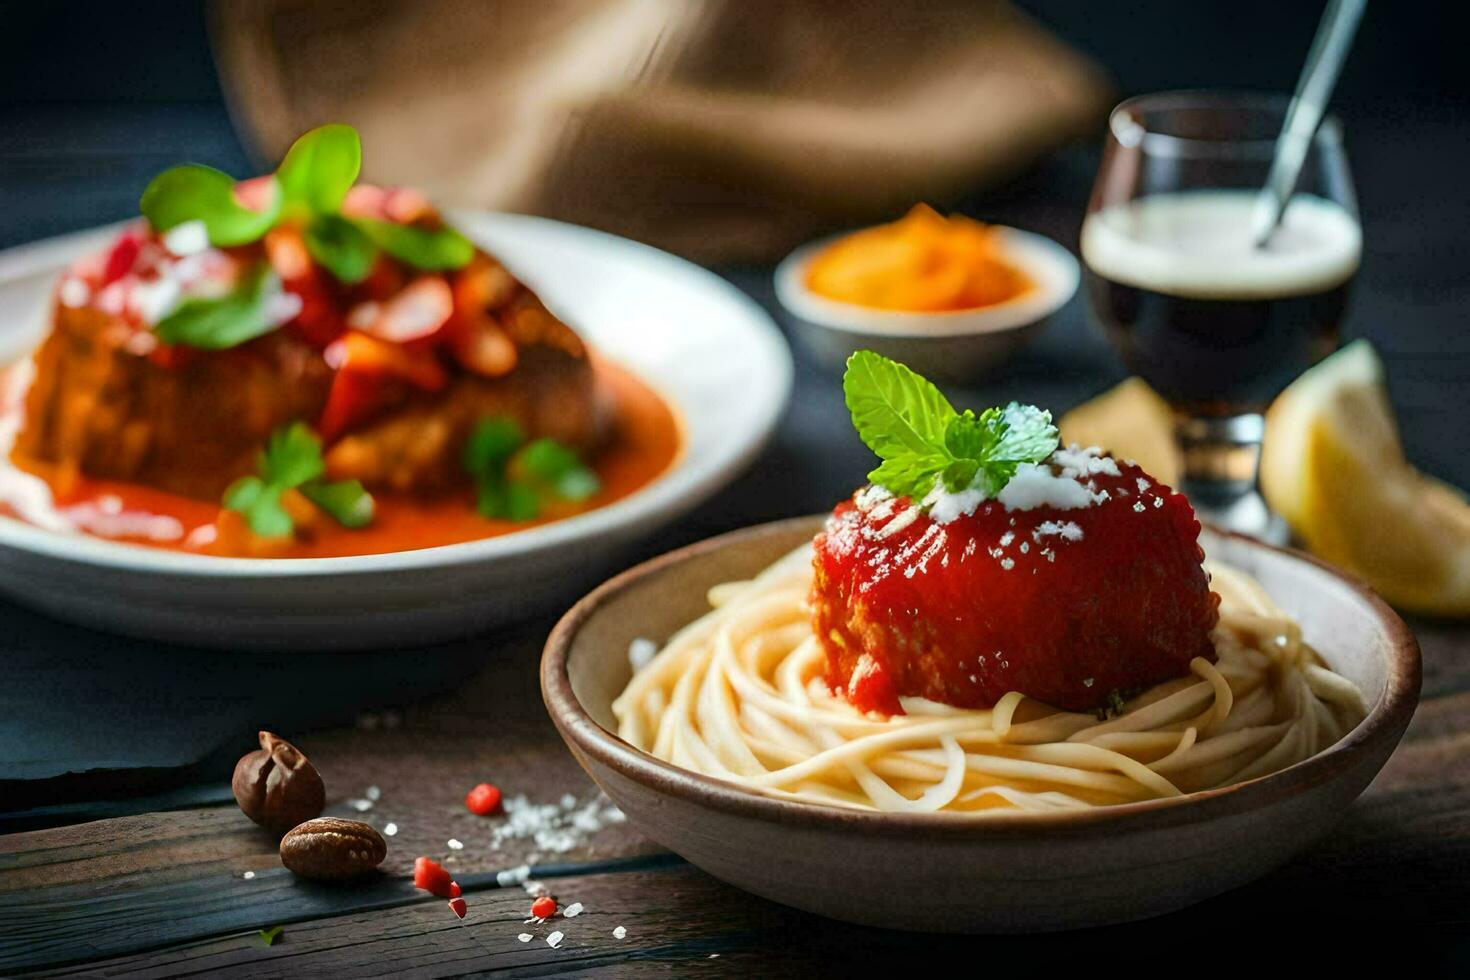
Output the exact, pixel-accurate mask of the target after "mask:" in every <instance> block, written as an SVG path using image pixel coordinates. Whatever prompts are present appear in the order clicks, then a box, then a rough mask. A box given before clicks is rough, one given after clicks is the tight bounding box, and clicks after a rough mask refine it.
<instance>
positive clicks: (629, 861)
mask: <svg viewBox="0 0 1470 980" xmlns="http://www.w3.org/2000/svg"><path fill="white" fill-rule="evenodd" d="M1416 625H1417V627H1418V628H1417V632H1418V635H1419V638H1420V642H1421V644H1422V646H1423V650H1424V657H1425V667H1426V669H1425V683H1424V695H1425V697H1424V701H1423V703H1422V704H1421V706H1420V708H1419V711H1418V714H1417V715H1416V716H1415V719H1414V722H1413V724H1412V726H1411V727H1410V729H1409V732H1408V735H1407V736H1406V738H1405V740H1404V743H1403V744H1402V745H1401V746H1400V747H1399V749H1398V751H1397V752H1396V753H1395V754H1394V756H1393V758H1392V760H1391V761H1390V762H1389V764H1388V766H1387V768H1386V769H1384V771H1383V773H1382V774H1381V775H1380V776H1379V778H1378V779H1377V780H1376V781H1375V782H1374V783H1373V785H1372V787H1371V788H1370V789H1369V790H1368V792H1367V793H1366V794H1365V795H1364V796H1363V797H1362V799H1361V800H1359V801H1358V802H1357V803H1356V804H1355V805H1354V806H1353V807H1351V808H1350V809H1349V810H1348V812H1347V813H1346V814H1344V817H1343V820H1342V823H1341V825H1340V826H1339V827H1338V828H1337V830H1336V831H1335V832H1334V833H1333V834H1332V835H1331V836H1330V837H1328V838H1327V839H1326V840H1324V841H1323V842H1322V843H1321V844H1320V845H1318V846H1317V847H1315V848H1314V849H1312V850H1311V851H1309V852H1308V853H1306V854H1303V855H1302V856H1300V857H1299V858H1297V859H1296V860H1294V861H1292V862H1291V863H1290V864H1288V865H1287V866H1285V867H1283V868H1281V869H1280V870H1279V871H1277V872H1276V873H1274V874H1273V875H1271V876H1269V877H1268V878H1266V879H1264V880H1262V881H1260V882H1258V883H1257V884H1255V885H1252V886H1249V887H1247V888H1244V889H1241V890H1239V891H1237V892H1234V893H1231V894H1228V895H1225V896H1222V897H1220V898H1217V899H1215V900H1212V901H1209V902H1206V903H1204V904H1202V905H1199V906H1196V907H1194V908H1192V909H1188V910H1185V911H1183V912H1180V913H1177V914H1175V915H1172V916H1167V917H1165V918H1162V919H1156V920H1152V921H1149V922H1144V923H1137V924H1132V925H1127V926H1121V927H1116V928H1113V929H1104V930H1091V931H1087V932H1082V933H1074V934H1066V935H1064V936H1059V937H1010V938H999V939H985V940H978V939H975V938H966V937H940V936H927V935H916V934H911V933H898V932H884V931H881V930H872V929H860V928H857V927H852V926H846V925H843V924H840V923H835V922H829V921H826V920H823V919H820V918H818V917H816V916H812V915H808V914H805V913H801V912H797V911H794V910H791V909H786V908H782V907H780V906H777V905H774V904H771V903H769V902H766V901H763V900H761V899H758V898H754V897H751V896H748V895H745V894H743V893H741V892H739V891H737V890H735V889H733V888H731V887H729V886H726V885H724V884H722V883H720V882H718V881H716V880H714V879H712V878H710V877H709V876H707V875H705V874H704V873H703V872H701V871H698V870H697V869H694V868H692V867H690V866H689V865H687V864H685V863H683V862H682V861H680V860H678V859H677V858H676V857H674V856H673V855H669V854H667V853H665V852H663V851H661V850H660V849H659V847H658V846H657V845H654V844H652V843H651V842H650V841H648V840H647V839H646V838H644V837H642V836H641V835H640V834H639V833H638V832H637V831H635V830H634V829H632V828H631V827H629V826H628V825H627V824H618V823H609V824H608V825H606V826H605V827H604V828H603V829H601V830H599V831H597V832H594V833H591V834H589V835H588V836H587V838H586V839H585V840H584V841H580V842H578V843H577V845H576V846H575V847H573V848H572V849H571V850H569V851H567V852H565V853H545V854H542V855H540V856H539V857H538V856H536V855H535V853H534V852H535V848H536V845H535V843H534V842H532V841H527V840H520V841H516V840H509V841H505V842H503V843H502V845H501V846H500V847H499V848H498V849H496V848H495V847H493V846H492V843H491V838H492V833H493V830H494V828H495V827H496V826H498V825H501V824H503V823H504V819H505V818H503V817H488V818H482V817H476V816H474V815H472V814H470V813H469V812H468V811H467V810H465V808H464V806H463V803H462V798H463V795H464V793H465V791H466V790H467V789H468V788H469V787H471V786H473V785H474V784H475V783H477V782H480V781H482V780H491V781H494V782H495V783H497V784H498V785H500V786H501V787H502V788H503V789H504V790H505V792H506V793H507V795H515V794H525V795H526V796H527V797H528V798H529V799H530V800H532V801H535V802H541V803H552V804H557V803H559V801H560V800H561V799H562V797H563V796H564V795H566V794H572V795H574V796H575V797H576V798H577V800H578V804H579V805H581V804H585V803H587V802H589V801H591V800H593V799H594V798H595V797H596V795H597V793H596V789H595V787H594V786H593V785H592V784H591V783H590V781H589V780H588V779H587V778H586V776H585V775H584V774H583V773H582V772H581V771H580V770H579V769H578V768H577V766H576V763H575V762H574V761H573V760H572V758H571V756H570V755H569V754H568V753H567V752H566V751H565V750H564V749H563V747H562V744H561V742H560V741H559V739H558V738H557V736H556V733H555V731H554V730H553V728H552V726H551V723H550V721H549V720H548V719H547V717H546V714H545V711H544V710H543V708H542V705H541V701H540V697H539V694H538V692H537V689H536V680H535V673H536V672H535V670H534V669H533V668H534V662H535V658H536V656H537V654H538V646H539V640H540V635H541V632H542V629H543V627H541V626H537V627H533V628H528V629H525V630H523V631H521V634H520V635H517V636H516V637H514V638H512V639H511V640H510V641H509V642H508V643H506V644H505V645H503V646H502V647H501V648H500V649H499V650H498V651H497V652H496V654H495V655H494V656H493V657H490V658H488V662H487V663H486V664H485V666H484V669H483V670H482V671H481V672H480V673H479V674H478V675H476V676H475V678H474V679H473V680H472V681H470V682H469V683H467V684H465V685H463V686H462V687H461V688H459V689H458V690H456V691H455V692H453V693H452V694H450V695H448V696H445V697H442V698H439V699H436V700H432V701H429V702H426V703H423V704H419V705H417V706H414V707H412V708H411V709H409V710H408V711H406V712H405V713H404V715H403V716H402V717H401V719H399V718H395V717H392V716H389V717H387V718H381V717H378V716H370V717H369V718H366V719H364V722H372V721H376V722H377V724H376V725H372V724H364V723H361V722H360V723H359V725H358V726H357V727H355V728H352V729H342V730H337V731H329V732H324V733H321V734H316V735H310V736H307V737H303V738H301V739H299V745H300V746H301V748H302V749H303V750H304V751H305V752H306V753H307V754H308V755H309V756H310V757H311V758H312V760H313V761H314V762H315V763H316V765H317V767H318V768H319V769H320V771H321V772H322V774H323V777H324V779H325V780H326V783H327V795H328V808H327V813H328V814H332V815H341V816H348V817H354V818H357V819H362V820H366V821H368V822H369V823H371V824H373V825H374V826H375V827H378V828H379V829H380V830H381V829H383V828H385V827H386V826H387V825H388V824H389V823H393V824H396V825H397V833H396V834H395V835H394V836H391V837H388V838H387V841H388V858H387V860H386V862H385V863H384V865H383V867H384V870H385V871H386V872H387V874H386V875H385V876H384V877H383V878H381V879H379V880H377V881H375V882H373V883H371V884H369V885H366V886H362V885H359V886H338V887H326V886H313V885H309V884H305V883H302V882H298V881H296V880H295V879H294V878H293V877H292V876H291V875H290V874H289V873H288V872H286V871H285V870H284V869H282V868H281V866H280V864H279V861H278V858H277V853H276V849H275V845H274V842H273V840H272V839H271V838H269V837H268V836H267V835H266V834H265V833H264V832H262V831H260V830H259V829H258V828H256V827H255V826H254V825H253V824H251V823H250V822H249V821H248V820H246V819H245V817H244V816H243V815H241V814H240V813H239V811H238V810H236V809H235V807H234V806H232V805H220V806H215V807H208V808H200V809H186V810H177V811H173V812H165V813H151V814H146V815H140V816H130V817H122V818H117V819H111V820H102V821H96V822H92V823H86V824H80V825H76V826H70V827H61V828H55V829H47V830H39V831H32V832H27V833H19V834H12V835H9V836H6V837H0V974H5V975H9V974H10V973H13V972H20V971H38V973H39V975H45V976H53V975H56V976H60V975H109V976H115V975H122V974H131V973H134V972H143V973H146V974H147V975H150V976H185V975H192V974H199V973H209V974H211V975H241V976H247V975H248V976H252V977H277V976H279V977H301V976H314V975H343V974H351V975H362V976H378V975H394V976H403V975H412V976H426V977H427V976H456V975H462V974H474V973H493V972H498V971H509V972H511V973H521V974H525V975H535V974H537V973H540V972H541V971H555V972H570V973H576V972H578V971H583V970H586V971H599V972H604V971H605V972H612V973H622V972H627V973H637V974H639V975H643V974H646V973H649V972H657V971H659V970H668V971H671V972H673V973H676V974H680V975H683V974H686V973H687V974H694V973H695V972H696V970H698V971H699V973H698V975H706V974H707V975H711V976H713V975H737V976H738V975H770V974H772V973H782V972H790V973H793V974H801V973H815V972H827V971H834V970H836V969H837V968H839V967H840V968H842V969H848V968H852V967H857V966H863V967H870V968H872V967H895V968H896V967H898V966H900V965H901V964H903V963H906V962H907V963H912V962H913V957H914V955H915V953H916V951H919V950H922V951H925V953H926V955H927V954H928V953H929V952H934V953H940V952H943V951H957V952H963V951H965V950H974V949H976V948H979V947H977V944H984V948H986V949H988V950H998V951H1004V952H1005V953H1006V954H1008V955H1011V954H1014V955H1017V956H1020V955H1024V956H1025V958H1026V962H1028V963H1036V962H1043V961H1047V960H1053V961H1055V962H1058V963H1064V962H1067V961H1069V959H1071V958H1073V957H1076V956H1078V955H1089V953H1090V951H1096V950H1101V949H1127V948H1129V947H1128V944H1129V943H1133V942H1138V941H1148V942H1155V941H1158V940H1160V939H1164V938H1168V939H1170V940H1179V941H1202V940H1204V939H1205V938H1206V937H1208V936H1210V935H1212V934H1216V933H1218V932H1219V930H1221V929H1232V930H1234V929H1239V928H1241V927H1243V926H1244V925H1245V924H1248V923H1250V922H1253V921H1262V920H1263V919H1264V920H1266V921H1281V922H1292V923H1295V924H1310V923H1312V922H1315V921H1318V920H1321V921H1323V922H1326V921H1331V922H1332V923H1333V924H1334V926H1335V927H1336V928H1343V927H1344V926H1351V925H1354V924H1358V925H1361V926H1362V927H1363V928H1373V929H1387V930H1391V931H1392V932H1393V933H1394V934H1395V935H1398V936H1403V935H1406V934H1408V933H1410V932H1412V933H1413V934H1414V935H1416V936H1418V937H1419V942H1418V945H1417V947H1416V948H1417V949H1419V950H1420V951H1421V955H1431V956H1441V955H1442V956H1444V957H1452V956H1456V955H1463V953H1464V950H1463V948H1459V949H1457V948H1456V947H1455V945H1454V943H1455V940H1457V939H1458V938H1460V937H1463V936H1465V935H1467V934H1470V818H1467V814H1470V630H1467V629H1465V628H1464V627H1454V626H1445V625H1434V624H1423V623H1420V624H1416ZM384 722H386V723H387V724H384ZM388 725H392V727H388ZM373 786H375V787H377V788H378V793H377V794H376V795H377V796H378V798H377V800H376V802H375V803H373V804H372V807H371V809H367V810H366V811H365V812H359V811H358V810H357V809H356V808H355V807H354V806H353V805H352V803H351V802H350V801H353V800H358V801H361V800H365V799H366V798H367V796H368V795H369V794H368V788H369V787H373ZM358 805H361V803H359V804H358ZM451 839H453V840H457V841H459V842H461V843H462V844H463V848H462V849H458V850H456V849H451V846H450V845H449V843H448V842H449V841H450V840H451ZM420 854H426V855H430V856H432V857H434V858H436V859H440V860H443V861H445V862H447V866H448V867H449V868H450V869H451V870H452V873H453V874H454V875H455V876H456V877H457V878H458V880H459V881H460V882H461V883H462V884H464V885H465V886H466V895H467V899H468V902H469V914H468V916H467V917H466V918H465V920H464V922H463V924H461V923H459V922H458V921H457V920H456V919H455V917H454V915H453V914H452V913H451V912H450V911H449V909H448V908H447V907H446V905H445V903H444V902H443V901H441V900H439V899H435V898H431V897H428V896H425V895H424V894H423V893H417V892H415V891H414V889H413V888H412V886H411V883H410V882H409V880H408V879H409V876H410V874H411V867H412V864H413V859H414V858H415V857H416V856H418V855H420ZM854 859H855V860H861V855H855V856H854ZM527 861H530V862H532V863H533V864H535V865H536V866H537V870H535V871H534V872H533V878H535V879H539V880H541V881H542V882H543V883H544V884H545V885H546V886H547V887H548V888H549V889H550V890H551V891H552V892H553V893H554V894H555V895H556V896H557V898H558V899H559V901H560V902H561V904H562V906H563V907H565V906H567V905H569V904H570V903H573V902H580V903H582V905H583V906H584V908H585V911H584V912H583V913H582V914H580V915H578V916H576V917H575V918H572V919H565V920H562V919H558V920H555V921H554V922H550V923H547V924H544V925H534V924H532V925H527V924H525V923H524V921H523V920H524V919H525V918H526V917H527V916H528V914H529V912H528V909H529V905H530V901H531V899H530V896H529V895H528V894H527V893H526V891H525V890H524V889H523V888H522V887H521V886H518V885H516V884H513V883H512V884H509V885H507V886H506V887H500V886H498V885H497V883H496V881H497V879H496V875H495V874H494V872H498V871H505V870H508V869H513V868H515V867H517V866H518V865H521V864H522V863H524V862H527ZM247 872H254V875H253V877H252V878H249V879H247V878H245V877H244V875H245V873H247ZM874 887H875V888H880V887H882V883H881V882H875V883H874ZM1276 916H1281V917H1282V918H1281V919H1279V920H1278V919H1276V918H1275V917H1276ZM275 925H280V926H282V927H283V929H282V934H281V936H280V937H279V939H278V941H277V942H276V943H275V944H274V945H270V946H268V945H266V944H265V943H264V942H263V940H262V939H261V937H260V936H259V934H258V932H257V930H259V929H262V928H266V927H270V926H275ZM618 926H623V927H624V928H625V929H626V930H627V934H626V936H625V937H624V938H622V939H618V938H614V936H613V930H614V929H615V928H616V927H618ZM553 929H557V930H560V931H562V932H563V933H564V934H565V939H564V941H563V942H562V943H561V945H560V946H559V947H558V948H555V949H553V948H551V947H550V946H549V945H548V944H547V943H546V942H545V938H546V937H547V935H548V934H549V933H550V932H551V931H552V930H553ZM522 932H529V933H531V934H533V936H534V938H533V939H532V940H531V941H530V942H525V943H523V942H521V941H520V940H519V939H518V936H519V934H521V933H522ZM1445 962H1446V963H1448V960H1446V961H1445Z"/></svg>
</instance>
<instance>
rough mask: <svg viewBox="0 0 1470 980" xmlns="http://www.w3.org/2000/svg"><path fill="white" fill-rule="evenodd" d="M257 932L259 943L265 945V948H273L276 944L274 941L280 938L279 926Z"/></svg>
mask: <svg viewBox="0 0 1470 980" xmlns="http://www.w3.org/2000/svg"><path fill="white" fill-rule="evenodd" d="M257 932H258V935H259V936H260V941H261V942H263V943H265V944H266V945H267V946H274V945H275V944H276V940H277V939H280V938H281V927H280V926H271V927H270V928H269V929H260V930H257Z"/></svg>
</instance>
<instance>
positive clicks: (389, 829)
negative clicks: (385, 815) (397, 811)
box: [383, 823, 398, 837]
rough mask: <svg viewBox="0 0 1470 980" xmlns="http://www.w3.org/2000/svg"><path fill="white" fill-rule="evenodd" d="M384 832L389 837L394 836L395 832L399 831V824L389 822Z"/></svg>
mask: <svg viewBox="0 0 1470 980" xmlns="http://www.w3.org/2000/svg"><path fill="white" fill-rule="evenodd" d="M383 833H384V834H385V835H386V836H388V837H392V836H393V835H394V834H396V833H398V825H397V824H396V823H390V824H388V825H387V826H386V827H384V828H383Z"/></svg>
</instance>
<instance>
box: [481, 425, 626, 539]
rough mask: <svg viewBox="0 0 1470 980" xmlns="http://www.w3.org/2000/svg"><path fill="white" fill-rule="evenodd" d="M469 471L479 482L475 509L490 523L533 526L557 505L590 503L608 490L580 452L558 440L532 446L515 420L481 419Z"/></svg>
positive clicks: (542, 441)
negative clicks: (545, 510)
mask: <svg viewBox="0 0 1470 980" xmlns="http://www.w3.org/2000/svg"><path fill="white" fill-rule="evenodd" d="M463 462H464V468H465V471H466V472H468V473H469V474H470V475H471V476H473V477H474V478H475V494H476V496H475V506H476V509H477V510H479V512H480V514H481V515H482V516H484V517H490V518H495V519H498V520H505V521H529V520H534V519H535V518H537V517H539V516H540V515H541V511H542V509H543V508H544V507H545V506H546V505H547V504H549V503H554V502H557V501H569V502H574V503H575V502H579V501H583V500H587V499H588V498H590V497H591V496H592V495H594V494H595V493H597V491H598V490H600V489H602V483H601V481H599V480H598V479H597V474H596V473H594V472H592V470H591V469H590V468H589V467H588V466H587V465H586V464H585V463H583V462H582V460H581V457H579V456H578V455H577V453H576V451H575V450H573V449H571V448H569V447H567V446H565V445H563V444H562V443H560V442H557V441H556V440H555V439H545V438H543V439H534V440H532V441H530V442H527V441H526V435H525V433H524V432H523V431H522V430H521V427H520V426H519V425H518V424H516V422H515V420H514V419H509V418H503V417H492V418H485V419H481V420H480V421H479V422H478V423H477V424H476V425H475V428H474V430H473V431H472V432H471V433H470V437H469V438H468V439H467V440H465V446H464V455H463Z"/></svg>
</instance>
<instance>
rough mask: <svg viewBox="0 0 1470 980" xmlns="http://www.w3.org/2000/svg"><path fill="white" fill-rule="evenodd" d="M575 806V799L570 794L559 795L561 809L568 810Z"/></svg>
mask: <svg viewBox="0 0 1470 980" xmlns="http://www.w3.org/2000/svg"><path fill="white" fill-rule="evenodd" d="M576 805H577V798H576V797H575V796H573V795H572V794H571V793H563V794H562V795H561V808H562V809H563V810H570V809H571V808H572V807H574V806H576Z"/></svg>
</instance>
